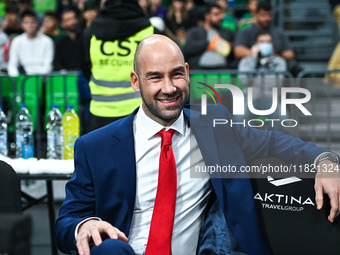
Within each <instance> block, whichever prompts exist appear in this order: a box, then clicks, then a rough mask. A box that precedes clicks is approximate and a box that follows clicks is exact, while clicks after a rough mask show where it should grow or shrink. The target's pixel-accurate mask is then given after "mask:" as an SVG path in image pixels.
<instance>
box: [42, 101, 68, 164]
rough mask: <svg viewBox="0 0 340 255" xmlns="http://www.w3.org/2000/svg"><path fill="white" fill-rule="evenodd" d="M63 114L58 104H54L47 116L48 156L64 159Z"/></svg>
mask: <svg viewBox="0 0 340 255" xmlns="http://www.w3.org/2000/svg"><path fill="white" fill-rule="evenodd" d="M62 118H63V115H62V114H61V112H60V111H59V109H58V106H56V105H52V108H51V110H50V112H49V113H48V116H47V125H46V128H47V158H48V159H63V158H64V153H63V152H64V134H63V127H62Z"/></svg>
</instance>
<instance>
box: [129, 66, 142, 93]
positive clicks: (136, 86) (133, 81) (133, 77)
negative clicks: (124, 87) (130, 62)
mask: <svg viewBox="0 0 340 255" xmlns="http://www.w3.org/2000/svg"><path fill="white" fill-rule="evenodd" d="M130 79H131V87H132V88H133V89H134V90H135V91H136V92H139V91H140V88H139V78H138V75H137V73H136V72H135V71H132V72H131V73H130Z"/></svg>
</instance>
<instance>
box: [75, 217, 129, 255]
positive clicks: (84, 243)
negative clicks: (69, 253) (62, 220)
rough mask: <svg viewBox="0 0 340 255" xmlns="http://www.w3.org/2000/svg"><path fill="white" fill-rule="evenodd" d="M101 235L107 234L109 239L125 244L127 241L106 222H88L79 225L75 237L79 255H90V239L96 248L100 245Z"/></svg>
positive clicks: (116, 229) (122, 234) (121, 233)
mask: <svg viewBox="0 0 340 255" xmlns="http://www.w3.org/2000/svg"><path fill="white" fill-rule="evenodd" d="M101 234H107V235H108V236H109V238H111V239H119V240H122V241H124V242H127V241H128V239H127V237H126V236H125V234H124V233H123V232H121V231H120V230H119V229H118V228H115V227H113V226H112V225H111V224H110V223H108V222H106V221H99V220H89V221H86V222H84V223H83V224H81V225H80V227H79V229H78V236H77V249H78V252H79V254H80V255H89V254H90V245H89V242H90V240H91V239H92V240H93V242H94V244H95V245H96V246H98V245H100V244H101V243H102V241H103V240H102V237H101Z"/></svg>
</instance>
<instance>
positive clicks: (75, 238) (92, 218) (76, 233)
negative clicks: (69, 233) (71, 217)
mask: <svg viewBox="0 0 340 255" xmlns="http://www.w3.org/2000/svg"><path fill="white" fill-rule="evenodd" d="M89 220H99V221H102V219H101V218H98V217H89V218H86V219H84V220H82V221H81V222H79V223H78V225H77V226H76V229H75V230H74V240H76V241H77V237H78V229H79V227H80V225H82V224H83V223H85V222H86V221H89Z"/></svg>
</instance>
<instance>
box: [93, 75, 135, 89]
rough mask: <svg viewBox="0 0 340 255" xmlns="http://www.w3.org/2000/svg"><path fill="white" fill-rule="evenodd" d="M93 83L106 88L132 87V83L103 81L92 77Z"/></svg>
mask: <svg viewBox="0 0 340 255" xmlns="http://www.w3.org/2000/svg"><path fill="white" fill-rule="evenodd" d="M91 81H93V82H94V83H95V84H96V85H98V86H102V87H106V88H117V87H119V88H128V87H130V86H131V82H130V81H103V80H97V79H96V78H94V77H93V75H91Z"/></svg>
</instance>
